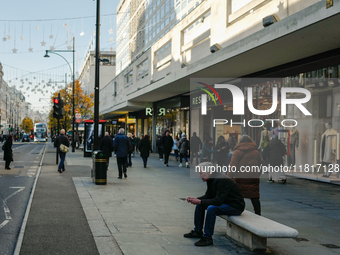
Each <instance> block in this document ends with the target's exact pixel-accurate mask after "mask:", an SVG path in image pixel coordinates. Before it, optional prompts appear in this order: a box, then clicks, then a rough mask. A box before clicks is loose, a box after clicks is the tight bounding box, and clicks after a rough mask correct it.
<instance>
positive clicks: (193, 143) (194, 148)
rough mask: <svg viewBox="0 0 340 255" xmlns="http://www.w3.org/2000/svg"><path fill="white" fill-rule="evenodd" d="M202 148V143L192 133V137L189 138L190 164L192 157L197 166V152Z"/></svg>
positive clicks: (194, 133)
mask: <svg viewBox="0 0 340 255" xmlns="http://www.w3.org/2000/svg"><path fill="white" fill-rule="evenodd" d="M201 148H202V141H201V139H200V138H199V137H198V136H197V134H196V132H193V133H192V137H191V138H190V152H191V156H190V164H192V161H193V160H194V157H195V158H196V165H198V152H199V151H200V149H201Z"/></svg>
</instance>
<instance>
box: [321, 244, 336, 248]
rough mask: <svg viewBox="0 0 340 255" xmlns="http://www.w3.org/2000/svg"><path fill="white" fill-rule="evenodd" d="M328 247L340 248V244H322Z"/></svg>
mask: <svg viewBox="0 0 340 255" xmlns="http://www.w3.org/2000/svg"><path fill="white" fill-rule="evenodd" d="M321 245H323V246H325V247H327V248H331V249H338V248H340V247H339V246H337V245H335V244H321Z"/></svg>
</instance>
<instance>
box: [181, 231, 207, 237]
mask: <svg viewBox="0 0 340 255" xmlns="http://www.w3.org/2000/svg"><path fill="white" fill-rule="evenodd" d="M183 236H184V237H186V238H201V237H202V236H203V232H198V231H196V230H191V231H190V233H187V234H184V235H183Z"/></svg>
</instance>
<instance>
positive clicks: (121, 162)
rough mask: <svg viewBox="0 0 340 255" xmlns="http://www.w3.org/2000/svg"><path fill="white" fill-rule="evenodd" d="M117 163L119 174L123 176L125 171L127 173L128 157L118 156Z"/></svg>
mask: <svg viewBox="0 0 340 255" xmlns="http://www.w3.org/2000/svg"><path fill="white" fill-rule="evenodd" d="M117 165H118V175H119V177H122V176H123V173H124V174H126V157H117Z"/></svg>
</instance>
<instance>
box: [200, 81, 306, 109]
mask: <svg viewBox="0 0 340 255" xmlns="http://www.w3.org/2000/svg"><path fill="white" fill-rule="evenodd" d="M199 83H200V82H199ZM200 84H203V85H204V86H206V87H208V88H209V89H211V90H212V91H213V92H214V93H215V95H216V96H217V97H218V99H219V101H220V103H221V105H222V101H221V98H220V96H219V94H218V93H217V92H216V90H215V89H214V88H213V87H212V86H209V85H207V84H204V83H200ZM214 87H215V88H216V89H228V90H229V91H230V92H231V94H232V97H233V115H244V101H245V98H244V95H243V92H242V90H241V89H240V88H239V87H237V86H235V85H231V84H215V86H214ZM199 89H201V90H203V91H205V92H206V93H207V94H209V95H210V96H211V97H212V99H213V100H214V102H215V105H217V103H216V100H215V98H214V97H213V95H212V94H211V93H210V92H209V91H208V90H206V89H203V88H199ZM246 89H247V103H248V109H249V111H250V112H251V113H253V114H254V115H259V116H265V115H270V114H272V113H274V112H275V110H276V108H277V105H278V93H277V92H278V88H277V87H273V90H272V93H271V94H272V107H271V108H270V109H268V110H257V109H255V108H254V105H253V88H252V87H247V88H246ZM292 93H300V94H304V95H305V97H304V98H294V99H291V98H287V94H292ZM310 99H311V93H310V91H309V90H307V89H304V88H294V87H283V88H281V115H286V108H287V105H289V104H291V105H295V106H296V107H297V108H298V109H299V110H300V111H301V112H302V113H303V114H304V115H306V116H311V115H312V114H311V113H310V112H309V111H308V110H307V109H306V108H305V107H304V106H303V105H302V104H304V103H307V102H308V101H309V100H310ZM201 114H202V115H207V95H206V94H202V95H201Z"/></svg>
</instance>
